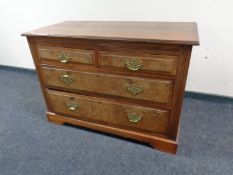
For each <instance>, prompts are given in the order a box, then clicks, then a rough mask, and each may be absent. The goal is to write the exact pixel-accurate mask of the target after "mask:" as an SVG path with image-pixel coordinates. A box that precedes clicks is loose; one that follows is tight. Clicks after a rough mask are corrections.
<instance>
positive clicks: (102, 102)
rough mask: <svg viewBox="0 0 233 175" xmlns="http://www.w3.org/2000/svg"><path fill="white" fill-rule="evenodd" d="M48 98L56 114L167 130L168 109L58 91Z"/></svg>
mask: <svg viewBox="0 0 233 175" xmlns="http://www.w3.org/2000/svg"><path fill="white" fill-rule="evenodd" d="M47 97H48V101H49V104H50V107H51V110H52V112H55V113H56V112H57V113H61V114H64V115H66V114H67V115H70V116H72V117H76V118H80V119H82V120H85V119H92V120H95V121H100V122H106V123H107V124H108V125H117V126H124V127H132V128H138V129H142V130H145V131H152V132H157V133H166V131H167V127H168V121H169V112H168V111H166V110H159V109H152V108H144V107H138V106H132V105H123V104H120V103H116V102H113V101H111V100H106V99H102V98H94V97H87V96H83V95H77V94H70V93H64V92H57V91H47Z"/></svg>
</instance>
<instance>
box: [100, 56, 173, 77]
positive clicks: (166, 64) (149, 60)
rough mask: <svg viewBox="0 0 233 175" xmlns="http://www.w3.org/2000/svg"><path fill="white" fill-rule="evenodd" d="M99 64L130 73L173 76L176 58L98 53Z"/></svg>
mask: <svg viewBox="0 0 233 175" xmlns="http://www.w3.org/2000/svg"><path fill="white" fill-rule="evenodd" d="M99 64H100V66H106V67H112V68H118V69H122V70H125V71H130V72H145V73H146V72H148V73H150V72H159V73H166V74H171V75H175V74H176V67H177V56H167V55H147V54H141V55H138V54H126V53H117V52H100V63H99Z"/></svg>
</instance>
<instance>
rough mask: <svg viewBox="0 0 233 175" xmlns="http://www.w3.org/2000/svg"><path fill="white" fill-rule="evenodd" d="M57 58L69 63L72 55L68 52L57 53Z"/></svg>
mask: <svg viewBox="0 0 233 175" xmlns="http://www.w3.org/2000/svg"><path fill="white" fill-rule="evenodd" d="M57 58H58V59H59V61H60V62H61V63H68V62H69V61H70V56H69V55H68V54H67V53H59V54H57Z"/></svg>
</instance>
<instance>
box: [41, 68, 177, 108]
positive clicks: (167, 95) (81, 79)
mask: <svg viewBox="0 0 233 175" xmlns="http://www.w3.org/2000/svg"><path fill="white" fill-rule="evenodd" d="M41 74H42V78H43V80H44V82H45V85H47V86H53V87H60V88H66V89H67V88H68V89H70V90H80V91H88V92H94V93H100V94H107V95H113V96H119V97H127V98H133V99H139V100H145V101H153V102H159V103H163V104H166V103H169V102H170V99H171V94H172V89H173V88H172V87H173V82H172V81H170V80H160V79H149V78H136V77H126V76H121V75H110V74H102V73H90V72H81V71H71V70H64V69H55V68H46V67H43V68H41Z"/></svg>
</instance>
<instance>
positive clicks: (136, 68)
mask: <svg viewBox="0 0 233 175" xmlns="http://www.w3.org/2000/svg"><path fill="white" fill-rule="evenodd" d="M23 36H26V37H27V40H28V43H29V46H30V50H31V53H32V57H33V60H34V63H35V67H36V70H37V73H38V76H39V80H40V85H41V89H42V92H43V95H44V98H45V102H46V105H47V109H48V112H47V117H48V120H49V121H50V122H53V123H56V124H64V123H69V124H74V125H77V126H81V127H86V128H90V129H93V130H98V131H102V132H107V133H111V134H114V135H119V136H122V137H125V138H130V139H136V140H139V141H142V142H146V143H149V144H151V145H152V146H153V147H154V148H155V149H158V150H161V151H164V152H169V153H176V150H177V145H178V130H179V121H180V113H181V107H182V100H183V94H184V88H185V83H186V77H187V72H188V67H189V61H190V56H191V50H192V46H193V45H198V44H199V41H198V34H197V26H196V24H195V23H169V22H78V21H66V22H62V23H59V24H55V25H51V26H48V27H44V28H40V29H36V30H33V31H30V32H26V33H24V34H23Z"/></svg>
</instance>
